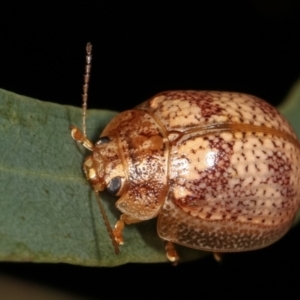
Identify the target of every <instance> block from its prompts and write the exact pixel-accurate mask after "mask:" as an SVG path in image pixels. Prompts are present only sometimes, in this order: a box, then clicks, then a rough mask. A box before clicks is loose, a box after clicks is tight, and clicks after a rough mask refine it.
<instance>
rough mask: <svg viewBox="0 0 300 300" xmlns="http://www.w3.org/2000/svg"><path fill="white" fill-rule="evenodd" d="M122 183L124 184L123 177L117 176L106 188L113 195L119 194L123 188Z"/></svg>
mask: <svg viewBox="0 0 300 300" xmlns="http://www.w3.org/2000/svg"><path fill="white" fill-rule="evenodd" d="M121 185H122V179H121V177H115V178H113V179H112V180H111V181H110V182H109V183H108V186H107V187H106V190H107V191H108V192H109V193H110V194H112V195H117V194H118V192H119V190H120V188H121Z"/></svg>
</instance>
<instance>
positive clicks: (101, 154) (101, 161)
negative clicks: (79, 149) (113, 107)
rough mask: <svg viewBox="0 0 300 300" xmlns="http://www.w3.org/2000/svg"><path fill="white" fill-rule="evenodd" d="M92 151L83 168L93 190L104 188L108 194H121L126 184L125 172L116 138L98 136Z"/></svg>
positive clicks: (97, 190)
mask: <svg viewBox="0 0 300 300" xmlns="http://www.w3.org/2000/svg"><path fill="white" fill-rule="evenodd" d="M92 151H93V154H92V155H90V156H88V157H87V158H86V160H85V161H84V164H83V168H84V172H85V174H86V177H87V179H88V180H89V181H90V182H91V184H92V186H93V188H94V190H95V191H96V192H100V191H103V190H105V189H106V190H107V191H108V192H109V193H110V194H113V195H115V196H121V195H122V194H123V192H124V188H125V185H126V184H125V183H126V174H125V167H124V162H123V161H122V159H121V158H120V155H119V151H118V142H117V139H116V138H110V137H107V136H104V137H100V139H99V140H98V142H97V143H96V144H95V146H94V148H93V150H92Z"/></svg>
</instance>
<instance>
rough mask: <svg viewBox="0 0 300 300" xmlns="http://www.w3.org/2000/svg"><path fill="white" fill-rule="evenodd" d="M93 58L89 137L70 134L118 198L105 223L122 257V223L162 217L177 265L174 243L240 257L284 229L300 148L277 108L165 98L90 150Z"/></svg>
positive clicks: (120, 123) (130, 114) (94, 178)
mask: <svg viewBox="0 0 300 300" xmlns="http://www.w3.org/2000/svg"><path fill="white" fill-rule="evenodd" d="M91 50H92V46H91V44H88V45H87V65H86V73H85V76H84V78H85V83H84V93H83V122H82V123H83V132H81V131H80V130H79V129H78V128H77V127H74V126H72V130H71V134H72V137H73V139H75V140H76V141H78V142H81V143H82V144H83V145H84V146H85V147H86V148H87V149H89V150H91V151H92V154H91V155H90V156H88V157H87V158H86V160H85V162H84V164H83V167H84V171H85V174H86V176H87V179H88V180H89V181H90V183H91V185H92V187H93V189H94V191H95V192H96V193H99V192H101V191H103V190H105V189H106V190H108V191H109V192H110V193H112V194H114V195H116V196H119V200H118V201H117V202H116V207H117V208H118V210H120V211H121V212H122V215H121V217H120V219H119V221H117V223H116V225H115V228H114V229H113V230H112V229H111V228H110V226H109V224H108V222H107V220H106V225H107V228H108V231H109V232H110V235H111V237H112V240H113V243H114V246H115V251H116V252H118V245H120V244H123V236H122V231H123V229H124V225H125V224H132V223H137V222H142V221H146V220H149V219H152V218H156V217H157V218H158V222H157V232H158V235H159V237H160V238H161V239H162V240H165V241H166V242H167V245H166V254H167V257H168V259H169V260H170V261H172V262H177V261H178V259H179V257H178V254H177V252H176V249H175V247H174V244H173V243H175V244H180V245H183V246H186V247H190V248H195V249H199V250H205V251H211V252H214V253H222V252H240V251H248V250H254V249H259V248H263V247H266V246H268V245H270V244H272V243H274V242H275V241H277V240H278V239H279V238H281V237H282V236H283V235H284V234H285V233H286V232H287V231H288V229H289V228H290V227H291V225H292V223H293V220H294V218H295V216H296V213H297V211H298V208H299V205H300V143H299V141H298V139H297V136H296V134H295V133H294V132H293V130H292V128H291V127H290V125H289V124H288V122H287V121H286V120H285V119H284V118H283V117H282V116H281V114H280V113H279V112H278V111H277V110H276V109H275V108H274V107H272V106H271V105H269V104H268V103H266V102H265V101H263V100H261V99H259V98H257V97H254V96H250V95H246V94H241V93H234V92H216V91H167V92H162V93H159V94H157V95H155V96H154V97H152V98H151V99H149V100H148V101H146V102H143V103H142V104H140V105H139V106H137V107H136V108H134V109H132V110H128V111H125V112H122V113H120V114H119V115H118V116H116V117H115V118H114V119H113V120H112V121H111V122H110V123H109V124H108V125H107V126H106V128H105V129H104V131H103V132H102V134H101V136H100V139H99V140H98V142H96V143H95V144H93V143H92V142H91V141H90V140H89V139H88V138H87V137H86V131H85V119H86V104H87V90H88V83H89V76H90V66H91V64H90V63H91ZM98 203H99V206H100V209H101V211H103V208H102V207H101V203H100V202H99V201H98ZM103 213H104V212H103Z"/></svg>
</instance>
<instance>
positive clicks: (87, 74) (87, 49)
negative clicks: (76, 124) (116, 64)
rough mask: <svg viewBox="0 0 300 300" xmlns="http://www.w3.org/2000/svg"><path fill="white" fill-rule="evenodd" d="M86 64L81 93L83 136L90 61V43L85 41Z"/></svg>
mask: <svg viewBox="0 0 300 300" xmlns="http://www.w3.org/2000/svg"><path fill="white" fill-rule="evenodd" d="M85 49H86V64H85V74H84V75H83V82H84V83H83V94H82V131H83V134H84V136H86V124H85V120H86V111H87V100H88V90H89V82H90V75H91V67H92V65H91V62H92V44H91V43H87V45H86V48H85Z"/></svg>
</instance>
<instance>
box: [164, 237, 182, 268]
mask: <svg viewBox="0 0 300 300" xmlns="http://www.w3.org/2000/svg"><path fill="white" fill-rule="evenodd" d="M165 250H166V255H167V258H168V260H169V261H171V262H172V263H173V264H174V266H175V265H177V262H178V260H179V256H178V254H177V251H176V249H175V246H174V244H173V243H172V242H167V244H166V247H165Z"/></svg>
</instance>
